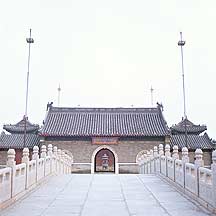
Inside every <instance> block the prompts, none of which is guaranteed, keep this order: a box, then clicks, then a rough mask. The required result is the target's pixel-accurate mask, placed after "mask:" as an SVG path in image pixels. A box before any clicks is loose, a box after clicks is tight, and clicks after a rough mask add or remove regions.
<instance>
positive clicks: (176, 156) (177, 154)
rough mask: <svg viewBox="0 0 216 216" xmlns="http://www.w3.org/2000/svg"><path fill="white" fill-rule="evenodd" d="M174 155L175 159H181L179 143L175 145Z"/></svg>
mask: <svg viewBox="0 0 216 216" xmlns="http://www.w3.org/2000/svg"><path fill="white" fill-rule="evenodd" d="M172 157H173V158H174V159H179V153H178V146H177V145H174V146H173V154H172Z"/></svg>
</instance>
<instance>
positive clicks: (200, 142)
mask: <svg viewBox="0 0 216 216" xmlns="http://www.w3.org/2000/svg"><path fill="white" fill-rule="evenodd" d="M187 143H188V149H193V150H195V149H197V148H201V149H213V143H212V142H211V140H210V138H209V137H208V135H207V134H206V133H205V134H204V135H202V136H200V135H191V134H188V136H187ZM170 144H171V146H174V145H177V146H178V147H179V148H180V149H181V148H183V147H184V146H185V135H184V134H179V135H172V136H171V143H170Z"/></svg>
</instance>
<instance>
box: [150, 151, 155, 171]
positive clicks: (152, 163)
mask: <svg viewBox="0 0 216 216" xmlns="http://www.w3.org/2000/svg"><path fill="white" fill-rule="evenodd" d="M150 172H151V173H154V151H153V150H152V149H151V150H150Z"/></svg>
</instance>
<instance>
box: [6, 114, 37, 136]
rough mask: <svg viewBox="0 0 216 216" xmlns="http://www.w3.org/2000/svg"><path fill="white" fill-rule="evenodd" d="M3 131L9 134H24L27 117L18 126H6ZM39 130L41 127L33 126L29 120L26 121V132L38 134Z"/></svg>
mask: <svg viewBox="0 0 216 216" xmlns="http://www.w3.org/2000/svg"><path fill="white" fill-rule="evenodd" d="M3 129H5V130H6V131H8V132H9V133H24V130H25V117H23V119H22V120H21V121H19V122H18V123H16V124H5V125H4V126H3ZM38 130H39V125H37V124H32V123H31V122H30V121H29V120H28V119H26V132H27V133H36V132H38Z"/></svg>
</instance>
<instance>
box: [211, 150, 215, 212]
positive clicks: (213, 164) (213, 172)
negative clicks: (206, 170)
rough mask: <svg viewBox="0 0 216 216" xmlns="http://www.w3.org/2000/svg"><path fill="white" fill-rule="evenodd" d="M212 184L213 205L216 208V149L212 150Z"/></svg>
mask: <svg viewBox="0 0 216 216" xmlns="http://www.w3.org/2000/svg"><path fill="white" fill-rule="evenodd" d="M211 170H212V185H213V205H214V207H215V208H216V150H214V151H213V152H212V165H211Z"/></svg>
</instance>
